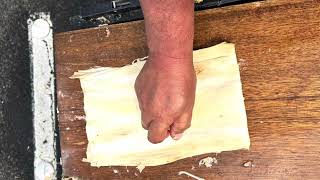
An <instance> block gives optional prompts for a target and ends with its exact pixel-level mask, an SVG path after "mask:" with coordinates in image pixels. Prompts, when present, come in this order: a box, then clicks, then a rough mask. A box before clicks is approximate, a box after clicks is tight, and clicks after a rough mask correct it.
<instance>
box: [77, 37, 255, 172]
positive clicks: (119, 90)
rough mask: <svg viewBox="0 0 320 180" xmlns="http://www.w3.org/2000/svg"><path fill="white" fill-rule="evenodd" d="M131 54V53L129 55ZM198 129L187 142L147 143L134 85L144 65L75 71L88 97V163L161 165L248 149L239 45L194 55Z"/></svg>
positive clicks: (187, 134)
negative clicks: (209, 154) (238, 58)
mask: <svg viewBox="0 0 320 180" xmlns="http://www.w3.org/2000/svg"><path fill="white" fill-rule="evenodd" d="M124 53H125V52H124ZM193 57H194V65H195V69H196V72H197V90H196V101H195V106H194V110H193V120H192V126H191V128H190V129H188V130H187V131H186V132H185V133H184V136H183V138H182V139H181V140H179V141H175V140H172V139H171V138H170V137H169V138H167V139H166V140H165V141H164V142H162V143H160V144H151V143H149V142H148V140H147V131H146V130H144V129H143V128H142V127H141V120H140V110H139V105H138V101H137V98H136V95H135V91H134V82H135V78H136V77H137V75H138V73H139V71H140V70H141V68H142V66H143V64H144V61H138V62H137V63H133V64H132V65H127V66H124V67H121V68H114V67H96V68H92V69H88V70H80V71H78V72H75V73H74V75H73V76H72V78H79V79H80V82H81V87H82V90H83V94H84V111H85V114H86V132H87V138H88V147H87V157H86V161H87V162H90V163H91V166H112V165H117V166H118V165H124V166H156V165H162V164H166V163H170V162H174V161H176V160H179V159H183V158H187V157H191V156H196V155H200V154H205V153H213V152H215V153H218V152H221V151H230V150H238V149H248V148H249V146H250V139H249V134H248V128H247V117H246V111H245V105H244V98H243V95H242V87H241V80H240V72H239V66H238V64H237V59H236V53H235V47H234V44H231V43H222V44H219V45H216V46H212V47H209V48H205V49H200V50H196V51H194V54H193Z"/></svg>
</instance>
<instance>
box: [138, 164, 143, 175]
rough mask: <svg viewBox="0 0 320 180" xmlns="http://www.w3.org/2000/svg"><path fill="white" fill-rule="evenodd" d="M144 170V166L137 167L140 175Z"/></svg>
mask: <svg viewBox="0 0 320 180" xmlns="http://www.w3.org/2000/svg"><path fill="white" fill-rule="evenodd" d="M144 168H145V166H143V165H139V166H137V169H138V170H139V172H140V173H141V172H142V171H143V169H144Z"/></svg>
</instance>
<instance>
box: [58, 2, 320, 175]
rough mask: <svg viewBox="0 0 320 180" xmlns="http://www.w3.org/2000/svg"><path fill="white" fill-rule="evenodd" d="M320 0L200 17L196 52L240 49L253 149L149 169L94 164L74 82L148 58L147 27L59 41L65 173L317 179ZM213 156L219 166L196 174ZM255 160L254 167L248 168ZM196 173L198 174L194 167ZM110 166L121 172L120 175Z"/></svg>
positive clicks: (134, 25) (139, 24)
mask: <svg viewBox="0 0 320 180" xmlns="http://www.w3.org/2000/svg"><path fill="white" fill-rule="evenodd" d="M319 17H320V1H318V0H294V1H290V2H288V1H285V0H278V1H273V0H269V1H264V2H259V3H249V4H244V5H238V6H230V7H224V8H219V9H212V10H206V11H201V12H198V13H197V14H196V16H195V18H196V20H195V43H194V47H195V49H199V48H203V47H208V46H212V45H214V44H217V43H219V42H222V41H228V42H232V43H235V44H236V50H237V56H238V61H239V64H240V70H241V79H242V83H243V90H244V96H245V103H246V109H247V114H248V124H249V131H250V137H251V142H252V145H251V149H250V151H233V152H224V153H221V154H218V155H216V154H207V155H202V156H197V157H192V158H187V159H183V160H180V161H177V162H174V163H171V164H167V165H163V166H158V167H147V168H146V169H145V170H144V171H143V172H142V173H141V174H140V173H138V171H137V170H136V169H135V168H134V167H128V170H129V172H127V169H126V168H125V167H111V168H110V167H100V168H93V167H90V166H89V164H88V163H84V162H82V158H85V151H86V144H87V139H86V134H85V116H84V112H83V104H82V103H83V102H82V98H83V95H82V92H81V88H80V83H79V81H78V80H71V79H69V78H68V77H69V76H71V75H72V74H73V72H75V71H77V70H79V69H87V68H90V67H93V66H123V65H125V64H127V63H129V62H130V61H132V60H133V59H135V58H138V57H143V56H145V55H147V46H146V42H145V36H144V27H143V21H136V22H130V23H125V24H118V25H112V26H107V27H100V28H94V29H86V30H80V31H72V32H67V33H59V34H55V55H56V72H57V92H58V94H57V97H58V108H59V127H60V135H61V148H62V163H63V164H62V165H63V174H64V175H65V176H76V177H80V178H82V179H185V178H186V176H178V175H177V173H178V172H179V171H181V170H184V171H188V172H190V173H193V174H195V175H198V176H200V177H204V178H206V179H318V177H319V176H320V172H319V171H318V169H319V168H320V141H319V138H320V65H319V59H320V48H319V47H320V18H319ZM209 155H210V156H215V157H216V158H217V159H218V165H216V166H214V167H212V168H205V167H198V166H197V164H198V161H199V160H200V159H201V158H204V157H207V156H209ZM248 160H252V161H253V163H254V165H255V166H254V167H249V168H245V167H243V163H244V162H246V161H248ZM192 166H194V167H195V168H194V169H192ZM113 169H116V170H118V171H119V173H114V172H113Z"/></svg>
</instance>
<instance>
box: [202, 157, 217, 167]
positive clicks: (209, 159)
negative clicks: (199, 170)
mask: <svg viewBox="0 0 320 180" xmlns="http://www.w3.org/2000/svg"><path fill="white" fill-rule="evenodd" d="M213 164H218V160H217V159H216V158H215V157H206V158H203V159H201V160H200V161H199V167H201V166H202V165H204V166H206V167H207V168H208V167H212V166H213Z"/></svg>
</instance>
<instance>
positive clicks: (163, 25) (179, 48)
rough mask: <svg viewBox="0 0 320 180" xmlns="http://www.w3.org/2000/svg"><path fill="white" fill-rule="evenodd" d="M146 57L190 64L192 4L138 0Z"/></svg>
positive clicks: (189, 0) (191, 0) (176, 0)
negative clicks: (144, 32) (143, 29)
mask: <svg viewBox="0 0 320 180" xmlns="http://www.w3.org/2000/svg"><path fill="white" fill-rule="evenodd" d="M140 3H141V6H142V10H143V14H144V19H145V27H146V35H147V43H148V47H149V56H165V57H169V58H173V59H181V60H184V61H186V60H189V61H190V60H191V61H192V49H193V34H194V0H140Z"/></svg>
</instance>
